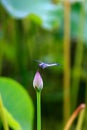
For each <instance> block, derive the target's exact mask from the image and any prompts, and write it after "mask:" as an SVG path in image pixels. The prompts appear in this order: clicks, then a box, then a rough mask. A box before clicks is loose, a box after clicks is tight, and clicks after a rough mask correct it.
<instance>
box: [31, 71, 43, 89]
mask: <svg viewBox="0 0 87 130" xmlns="http://www.w3.org/2000/svg"><path fill="white" fill-rule="evenodd" d="M33 87H34V88H35V89H36V90H38V91H41V90H42V88H43V80H42V77H41V75H40V73H39V72H38V71H37V72H36V74H35V76H34V80H33Z"/></svg>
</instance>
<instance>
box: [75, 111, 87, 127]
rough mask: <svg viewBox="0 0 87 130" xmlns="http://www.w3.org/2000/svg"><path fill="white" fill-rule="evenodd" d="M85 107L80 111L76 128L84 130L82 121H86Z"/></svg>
mask: <svg viewBox="0 0 87 130" xmlns="http://www.w3.org/2000/svg"><path fill="white" fill-rule="evenodd" d="M84 114H85V109H83V110H82V111H81V112H80V115H79V119H78V122H77V125H76V130H82V123H83V121H84Z"/></svg>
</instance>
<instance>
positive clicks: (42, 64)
mask: <svg viewBox="0 0 87 130" xmlns="http://www.w3.org/2000/svg"><path fill="white" fill-rule="evenodd" d="M34 61H35V62H38V63H39V64H38V66H39V67H40V68H42V69H45V68H47V67H52V66H60V64H59V63H45V62H42V61H39V60H34Z"/></svg>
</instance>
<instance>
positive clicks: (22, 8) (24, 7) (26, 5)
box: [1, 0, 51, 18]
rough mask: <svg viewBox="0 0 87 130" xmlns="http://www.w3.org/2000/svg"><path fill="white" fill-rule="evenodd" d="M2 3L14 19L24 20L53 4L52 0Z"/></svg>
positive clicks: (4, 1) (9, 0)
mask: <svg viewBox="0 0 87 130" xmlns="http://www.w3.org/2000/svg"><path fill="white" fill-rule="evenodd" d="M1 3H2V5H3V6H4V7H5V9H6V10H7V11H8V12H9V13H10V14H11V15H12V16H13V17H16V18H22V17H25V16H27V15H29V14H31V13H36V12H37V10H42V9H43V5H44V4H45V5H46V4H49V3H51V0H44V1H43V0H21V1H19V0H1ZM38 7H39V8H38ZM44 7H45V6H44Z"/></svg>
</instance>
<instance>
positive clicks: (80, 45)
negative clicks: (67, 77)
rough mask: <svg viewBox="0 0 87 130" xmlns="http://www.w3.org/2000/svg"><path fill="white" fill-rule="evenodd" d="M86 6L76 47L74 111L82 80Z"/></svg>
mask: <svg viewBox="0 0 87 130" xmlns="http://www.w3.org/2000/svg"><path fill="white" fill-rule="evenodd" d="M84 16H85V15H84V6H83V5H82V8H81V10H80V23H79V34H78V35H79V36H78V43H77V47H76V54H75V61H74V67H73V77H72V78H73V79H72V80H73V82H72V96H71V98H72V99H71V102H72V111H73V110H74V109H75V107H76V103H77V97H78V91H79V82H80V76H81V71H82V68H81V66H82V60H83V59H82V58H83V50H84V44H83V34H84V32H83V31H84Z"/></svg>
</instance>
